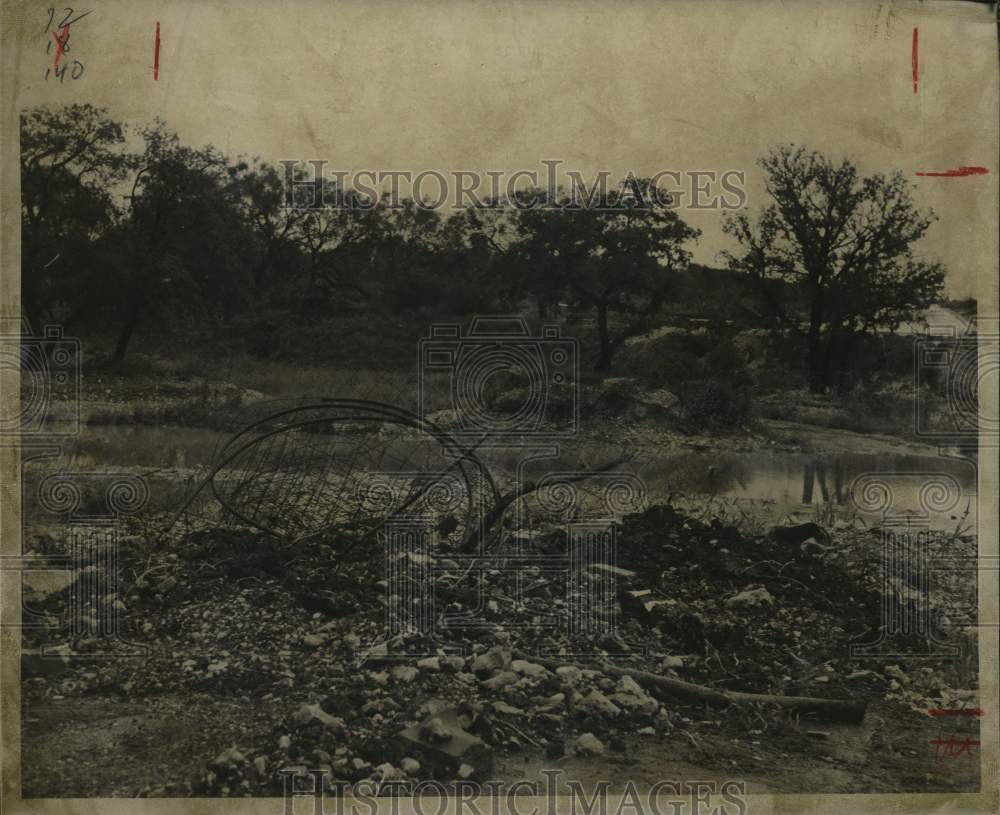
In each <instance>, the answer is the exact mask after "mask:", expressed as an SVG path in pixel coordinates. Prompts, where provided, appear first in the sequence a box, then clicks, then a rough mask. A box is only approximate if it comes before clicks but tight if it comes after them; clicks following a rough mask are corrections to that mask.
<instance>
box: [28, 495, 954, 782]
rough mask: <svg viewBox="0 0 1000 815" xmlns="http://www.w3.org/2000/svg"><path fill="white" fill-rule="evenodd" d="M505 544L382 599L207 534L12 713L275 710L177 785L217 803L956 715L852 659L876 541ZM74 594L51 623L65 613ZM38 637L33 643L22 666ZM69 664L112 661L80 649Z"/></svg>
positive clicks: (625, 528) (702, 536) (54, 602)
mask: <svg viewBox="0 0 1000 815" xmlns="http://www.w3.org/2000/svg"><path fill="white" fill-rule="evenodd" d="M507 537H508V540H506V541H504V542H503V544H502V545H501V546H500V547H498V548H497V550H496V551H491V552H489V553H487V554H480V555H460V554H457V553H450V552H449V550H447V549H442V551H440V552H435V553H432V554H424V555H420V556H415V555H412V554H406V555H400V556H399V557H404V558H412V557H419V558H421V562H420V564H419V566H420V568H419V569H414V570H413V571H412V572H411V574H412V575H414V577H412V581H414V583H413V585H411V583H408V582H406V581H404V582H403V583H400V582H398V581H396V582H393V581H388V580H387V579H386V574H387V569H386V563H385V562H384V558H385V557H386V555H385V554H384V552H383V550H382V549H379V548H376V547H375V544H374V542H373V544H372V548H371V551H369V552H368V553H367V556H365V557H352V558H351V559H350V560H347V559H345V558H343V557H341V554H340V551H339V550H338V542H337V540H336V539H335V538H334V537H332V536H330V537H325V538H324V537H322V536H316V537H313V538H311V539H309V540H306V541H302V542H300V543H298V544H296V545H295V546H294V547H290V546H287V545H285V544H282V543H280V542H278V541H276V540H275V539H273V538H269V537H267V536H265V535H262V534H259V533H256V532H251V531H248V530H232V529H221V528H220V529H218V530H214V531H211V530H210V531H202V532H199V533H197V534H194V535H191V536H189V537H187V538H185V539H184V540H183V541H182V542H181V543H180V545H179V546H178V547H177V548H176V549H175V550H174V551H169V552H168V551H159V550H152V551H149V552H146V553H144V555H143V556H142V557H141V558H140V557H134V558H127V559H125V561H124V563H123V564H122V566H123V573H122V579H121V583H122V585H124V586H126V592H125V596H124V598H121V599H119V598H113V599H117V600H118V601H119V602H122V603H123V606H122V608H123V609H124V611H123V614H122V619H123V621H124V622H125V623H126V624H127V628H126V631H125V632H124V634H123V638H122V641H121V642H118V643H116V644H114V645H113V646H112V647H113V648H118V649H121V650H122V652H123V653H124V651H126V650H128V649H130V648H131V649H134V648H135V647H136V646H142V647H144V648H146V649H147V653H146V655H145V656H144V657H141V658H132V659H109V660H95V661H88V660H83V659H80V660H74V659H71V660H70V663H71V664H70V666H69V668H66V667H65V666H64V665H63V667H62V668H61V669H60V671H59V672H58V673H51V674H46V673H44V672H36V674H35V675H34V676H32V677H31V678H26V681H27V684H26V689H27V691H26V692H27V696H28V697H29V698H35V699H36V700H43V699H45V698H61V697H64V696H72V695H75V694H84V693H89V694H95V693H104V694H111V695H124V696H127V697H128V698H149V697H151V696H153V695H155V694H161V693H165V692H171V691H178V690H180V691H184V692H186V693H190V694H192V699H195V698H197V694H210V695H213V696H215V697H224V698H227V699H231V700H233V701H235V702H238V703H240V704H244V705H252V706H254V707H255V708H257V709H261V708H263V709H265V710H267V711H268V712H269V715H270V716H271V719H272V724H273V727H272V729H271V731H270V732H269V733H268V734H267V735H266V736H265V737H264V738H262V739H257V740H256V741H255V742H254V743H239V744H233V745H230V746H229V747H228V748H227V749H225V750H224V751H222V752H221V753H215V754H213V755H206V756H205V758H204V761H205V772H204V775H203V776H202V777H201V778H198V779H187V781H189V782H190V786H191V789H192V791H193V792H194V793H196V794H211V795H217V794H225V795H241V794H265V793H267V794H281V791H282V789H283V784H284V783H285V781H286V779H287V778H288V777H289V776H302V777H304V776H306V775H308V774H309V773H310V772H313V771H316V770H321V771H322V773H323V778H325V779H326V780H327V781H328V782H330V783H334V782H336V781H337V780H343V781H349V782H357V781H360V780H366V779H367V780H371V781H373V782H374V783H386V782H389V781H400V780H406V779H413V780H419V779H431V778H433V779H438V780H441V781H443V782H449V781H456V780H462V779H469V778H473V779H474V778H487V777H489V773H490V772H491V770H492V768H493V767H494V764H495V762H496V760H497V758H498V757H499V756H500V755H502V754H507V755H521V754H523V755H526V756H527V755H532V756H537V757H541V756H545V757H547V758H549V759H557V758H560V757H563V756H569V755H580V756H599V755H603V754H605V753H608V752H611V753H620V754H625V755H626V756H627V754H628V752H629V751H630V750H631V749H633V745H634V744H635V742H636V739H652V740H655V739H660V738H664V737H666V736H669V735H670V734H672V733H674V732H675V731H684V730H687V729H689V728H691V727H693V726H694V724H695V723H696V722H698V721H699V720H701V719H703V718H704V710H705V705H706V702H707V703H708V704H711V705H714V706H716V707H720V708H721V709H722V712H721V713H720V716H722V718H721V719H719V720H718V721H719V722H723V723H724V724H723V725H719V726H726V727H730V728H732V732H733V733H734V735H735V736H737V737H738V736H740V735H745V734H746V732H747V729H748V728H747V725H746V723H745V722H744V721H742V720H741V719H740V718H739V717H738V716H729V715H727V714H726V713H725V711H726V709H727V706H728V705H729V703H730V702H732V701H733V700H737V701H740V702H741V703H746V704H747V705H749V706H750V707H753V708H754V709H755V710H756V711H757V712H756V713H755V714H754V716H755V718H754V721H755V722H756V724H755V726H756V727H757V728H760V727H761V725H760V722H761V721H767V720H768V719H769V718H770V720H772V721H775V722H778V721H780V722H781V723H782V726H786V725H787V723H788V721H790V719H795V718H801V719H802V720H803V724H805V722H807V721H810V720H812V719H814V718H816V711H815V710H814V709H808V708H796V709H791V710H788V709H786V710H784V711H782V710H781V709H780V706H778V705H777V704H774V705H772V704H769V703H767V702H766V701H760V699H759V697H753V698H751V697H749V696H746V695H747V694H767V695H770V696H771V697H783V698H784V697H790V696H807V697H811V698H812V700H813V701H816V699H817V698H818V699H819V700H820V701H822V700H829V701H830V702H831V703H836V700H842V699H847V700H852V701H853V702H857V703H861V704H862V706H863V703H864V702H865V701H872V702H875V701H878V702H879V703H884V702H886V700H888V701H889V702H891V703H896V704H900V705H906V706H911V707H918V706H920V705H924V706H929V705H930V703H934V704H944V702H945V701H947V699H949V698H951V697H949V696H948V694H952V697H954V694H955V691H954V690H952V688H953V687H954V683H955V682H956V681H957V680H956V679H955V677H954V676H945V675H944V674H943V673H941V672H939V671H935V670H931V671H929V672H921V673H920V674H919V676H916V677H914V676H908V675H906V674H905V673H902V669H900V668H899V667H898V666H897V667H892V665H889V667H885V666H883V665H881V664H879V665H874V664H873V663H872V661H871V660H864V659H852V658H851V652H850V649H849V646H850V645H851V643H852V642H863V641H866V640H868V639H871V638H874V637H875V636H876V635H877V633H878V628H879V625H880V619H881V616H880V615H881V605H880V604H881V600H882V598H881V595H880V593H879V585H880V584H879V582H878V579H877V574H875V573H873V571H875V570H873V567H872V557H873V556H872V551H873V549H874V548H877V547H875V539H874V537H873V536H871V535H870V534H868V533H867V532H864V531H861V530H855V529H851V530H846V529H843V530H840V531H839V532H835V534H834V535H833V542H834V544H835V551H834V553H832V554H830V553H824V554H823V555H822V556H819V555H816V554H813V553H812V552H810V551H803V550H802V549H800V548H799V547H798V546H795V547H787V546H783V545H782V544H781V543H779V542H778V541H777V540H775V539H774V538H773V537H771V536H748V535H746V534H744V533H742V532H741V531H740V530H739V529H737V528H736V527H734V526H730V525H726V524H722V523H719V522H711V523H703V522H700V521H697V520H694V519H692V518H689V517H687V516H685V515H683V514H682V513H680V512H678V511H676V510H674V509H673V508H671V507H669V506H657V507H653V508H651V509H649V510H647V511H646V512H644V513H641V514H638V515H632V516H629V517H627V518H626V519H625V520H624V522H623V523H622V524H621V525H620V526H619V527H617V529H616V534H615V546H614V547H613V549H612V550H611V552H610V556H608V557H606V558H605V559H604V560H603V561H602V560H595V559H591V560H590V561H588V562H587V563H586V564H584V565H583V566H580V565H579V563H578V562H577V561H574V560H573V558H571V557H567V551H568V548H569V547H570V546H571V545H572V544H573V541H572V540H571V539H570V537H569V536H567V534H566V532H565V531H563V530H562V529H560V528H559V527H551V528H547V529H541V530H534V531H533V532H532V534H524V533H521V534H518V535H508V536H507ZM389 571H391V570H389ZM392 573H393V574H396V573H397V572H392ZM408 579H409V578H408ZM418 580H419V581H423V582H421V583H420V587H421V591H419V592H418V591H416V590H414V585H415V582H416V581H418ZM428 587H429V589H428ZM411 590H412V591H411ZM68 591H69V590H66V591H63V592H60V593H56V594H53V595H51V596H50V597H49V598H48V599H47V600H46V602H45V608H44V611H46V612H47V613H49V614H51V615H57V614H58V613H59V612H60V611H62V610H64V607H65V604H66V602H67V598H68ZM414 620H423V621H425V622H426V625H425V626H423V627H418V626H414V625H412V624H408V621H409V622H411V623H412V621H414ZM39 636H40V635H36V634H32V633H30V632H28V633H26V635H25V637H26V640H25V644H26V647H27V646H30V647H33V648H39V647H41V646H42V645H43V643H42V642H41V641H40V640H39V638H38V637H39ZM72 647H73V653H75V654H86V653H88V652H93V651H95V649H98V648H102V649H107V648H108V647H109V646H108V644H107V643H106V642H105V641H104V640H98V639H97V638H96V637H93V636H90V637H82V638H78V639H76V640H75V641H74V642H73V643H72ZM61 665H62V663H61ZM655 680H659V681H655ZM691 688H700V689H701V690H702V691H705V692H706V694H705V695H704V698H699V697H698V696H697V693H696V692H695V691H690V690H688V691H685V689H691ZM685 693H687V694H688V695H685ZM741 694H743V695H744V696H741ZM736 707H739V705H737V706H736ZM810 729H812V730H815V732H817V733H820V732H826V731H820V730H818V729H815V728H814V727H813V726H812V725H810ZM817 739H818V737H816V738H814V739H813V740H817ZM808 740H809V739H806V741H808ZM147 792H149V791H147ZM152 794H156V792H155V790H153V791H152Z"/></svg>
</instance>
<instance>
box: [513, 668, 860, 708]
mask: <svg viewBox="0 0 1000 815" xmlns="http://www.w3.org/2000/svg"><path fill="white" fill-rule="evenodd" d="M515 657H516V658H517V659H525V660H528V661H530V662H535V663H538V664H539V665H544V666H545V667H546V668H548V669H549V670H555V669H556V668H562V667H565V666H571V667H575V668H581V669H585V668H586V666H585V665H577V664H576V663H573V662H563V661H560V660H557V659H549V658H547V657H537V656H531V655H529V654H526V653H522V652H516V653H515ZM600 670H601V671H602V672H604V673H605V674H607V675H608V676H614V677H618V678H621V677H623V676H628V677H631V678H632V679H634V680H635V681H636V682H638V683H639V684H640V685H644V686H645V687H647V688H656V689H658V690H662V691H664V692H666V693H669V694H670V695H671V696H675V697H677V698H679V699H686V700H688V701H692V702H703V703H705V704H709V705H716V706H720V707H722V706H727V705H733V704H739V703H745V702H753V703H755V704H765V705H776V706H778V707H781V708H784V709H785V710H792V711H794V712H796V713H801V714H802V715H812V716H817V717H820V718H823V719H827V720H830V721H839V722H847V723H850V724H860V723H861V722H862V721H863V720H864V718H865V709H866V707H867V705H866V704H865V703H864V702H855V701H845V700H842V699H819V698H816V697H812V696H778V695H774V694H769V693H746V692H744V691H731V690H716V689H715V688H707V687H705V686H704V685H696V684H694V683H693V682H685V681H683V680H681V679H673V678H671V677H669V676H660V675H659V674H654V673H651V672H650V671H640V670H638V669H636V668H619V667H617V666H614V665H602V666H601V668H600Z"/></svg>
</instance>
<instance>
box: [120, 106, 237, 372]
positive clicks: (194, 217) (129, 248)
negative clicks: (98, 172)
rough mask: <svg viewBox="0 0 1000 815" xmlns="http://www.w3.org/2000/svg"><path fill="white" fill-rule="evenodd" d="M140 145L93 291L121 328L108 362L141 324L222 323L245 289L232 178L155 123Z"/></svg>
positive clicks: (207, 150) (214, 159) (212, 153)
mask: <svg viewBox="0 0 1000 815" xmlns="http://www.w3.org/2000/svg"><path fill="white" fill-rule="evenodd" d="M143 138H144V140H145V149H144V151H143V153H142V155H140V156H136V157H134V158H133V160H132V162H131V165H132V169H133V176H132V185H131V193H130V194H129V195H128V202H129V203H128V206H127V211H126V216H125V218H124V219H123V221H122V223H121V226H120V228H119V229H118V230H117V233H116V235H115V240H114V242H113V246H112V247H111V248H110V249H109V253H110V255H111V256H112V257H111V258H110V262H109V264H108V270H107V271H108V277H107V278H105V279H104V280H102V281H101V283H102V285H101V286H100V290H101V291H102V292H106V293H107V295H108V296H109V301H108V302H107V306H108V308H109V309H110V311H111V313H112V315H113V316H114V317H115V318H116V319H118V320H119V322H120V324H121V330H120V332H119V335H118V340H117V343H116V346H115V352H114V358H115V359H116V360H121V359H123V358H124V357H125V354H126V352H127V349H128V346H129V342H130V341H131V338H132V336H133V334H134V332H135V330H136V328H138V327H139V325H140V324H142V323H143V322H144V321H145V320H147V319H149V318H158V319H159V320H161V321H163V320H171V319H172V320H173V321H182V320H185V319H186V320H188V321H191V320H216V319H218V318H222V319H226V318H228V317H231V316H232V315H233V314H234V313H235V312H236V311H237V310H238V309H239V308H240V306H241V304H244V305H245V302H246V297H247V293H248V292H249V291H250V290H251V284H250V279H249V278H250V275H248V273H247V271H246V270H247V269H248V268H250V267H251V264H250V263H249V262H248V258H247V256H246V252H247V247H248V245H250V244H249V242H248V240H247V236H248V232H249V229H248V228H247V225H246V223H245V221H244V220H243V219H242V216H241V209H240V189H239V186H238V185H237V184H235V183H234V178H235V176H236V175H237V172H236V171H234V169H233V168H232V167H231V165H230V164H229V162H228V161H227V160H226V158H225V157H224V156H223V155H222V154H221V153H219V152H218V151H217V150H216V149H215V148H213V147H210V146H209V147H204V148H201V149H193V148H190V147H185V146H183V145H181V144H180V143H179V140H178V138H177V136H176V134H174V133H172V132H170V131H168V130H167V129H166V128H165V127H164V126H163V124H162V123H160V122H158V123H156V124H155V125H154V126H152V127H149V128H147V129H145V130H144V131H143Z"/></svg>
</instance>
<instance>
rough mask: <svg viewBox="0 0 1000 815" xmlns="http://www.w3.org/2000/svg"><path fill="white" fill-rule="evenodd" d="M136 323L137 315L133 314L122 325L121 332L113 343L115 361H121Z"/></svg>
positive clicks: (137, 322)
mask: <svg viewBox="0 0 1000 815" xmlns="http://www.w3.org/2000/svg"><path fill="white" fill-rule="evenodd" d="M138 325H139V315H138V314H133V315H132V316H131V317H130V318H129V319H128V321H127V322H126V323H125V325H124V326H122V332H121V334H119V335H118V342H117V343H116V345H115V355H114V361H115V362H121V361H122V360H124V359H125V353H126V352H127V351H128V344H129V342H130V341H131V339H132V334H133V333H135V329H136V327H137V326H138Z"/></svg>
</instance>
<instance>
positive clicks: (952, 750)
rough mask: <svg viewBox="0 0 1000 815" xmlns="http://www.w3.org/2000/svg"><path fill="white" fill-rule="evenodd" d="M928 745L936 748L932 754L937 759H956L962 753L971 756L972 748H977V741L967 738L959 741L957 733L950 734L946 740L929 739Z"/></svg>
mask: <svg viewBox="0 0 1000 815" xmlns="http://www.w3.org/2000/svg"><path fill="white" fill-rule="evenodd" d="M930 743H931V744H933V745H934V746H935V748H937V749H935V751H934V754H935V755H936V756H937V757H938V758H942V757H943V756H948V757H949V758H958V757H959V756H960V755H962V754H963V753H968V754H969V755H972V748H973V747H978V746H979V740H978V739H971V738H969V737H968V736H966V737H965V738H964V739H962V740H961V741H959V740H958V734H957V733H952V734H951V735H950V736H948V738H947V739H931V741H930Z"/></svg>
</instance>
